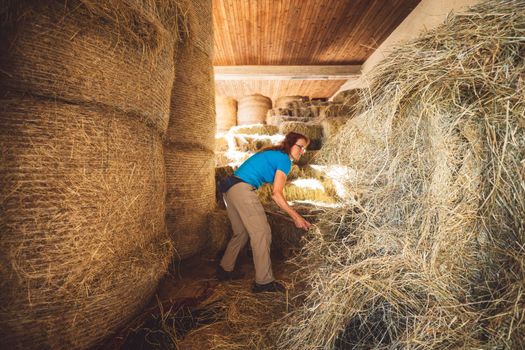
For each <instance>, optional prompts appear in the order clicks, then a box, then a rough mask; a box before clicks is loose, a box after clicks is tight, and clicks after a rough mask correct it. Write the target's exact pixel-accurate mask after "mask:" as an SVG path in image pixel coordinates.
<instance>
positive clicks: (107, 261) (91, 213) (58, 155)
mask: <svg viewBox="0 0 525 350" xmlns="http://www.w3.org/2000/svg"><path fill="white" fill-rule="evenodd" d="M0 150H1V152H0V183H1V184H2V186H0V203H1V205H0V231H1V232H2V236H1V239H0V290H1V291H2V292H1V294H0V334H1V336H2V345H3V346H5V347H6V348H11V349H13V348H24V349H41V348H54V349H84V348H87V347H89V346H90V345H92V344H94V343H96V342H97V341H99V340H101V339H103V338H104V337H106V336H107V335H109V334H110V333H111V332H113V331H115V330H116V329H118V327H119V326H121V325H122V324H124V323H126V322H127V321H128V320H129V318H131V317H133V315H135V314H136V312H138V311H139V310H140V309H141V308H142V307H143V306H144V305H145V303H147V302H148V299H149V297H150V296H151V295H152V293H153V291H154V290H155V288H156V286H157V283H158V281H159V279H160V278H161V276H162V275H163V274H164V273H165V272H166V270H167V265H168V262H169V260H170V258H171V256H172V254H173V247H172V245H171V243H170V241H169V238H168V236H167V234H166V226H165V221H164V214H165V203H164V200H165V196H166V184H165V171H164V165H163V153H162V142H161V138H160V136H159V135H158V133H157V131H156V130H154V129H152V128H150V127H148V126H146V125H144V124H143V123H142V121H141V120H138V119H134V118H130V117H129V116H127V115H125V114H122V113H120V114H119V113H114V112H108V111H107V110H97V109H89V108H86V107H85V106H76V105H71V104H67V103H61V102H58V101H46V100H39V99H35V98H21V97H15V96H13V98H12V99H2V101H1V102H0ZM102 155H103V156H102ZM130 286H131V287H132V288H130Z"/></svg>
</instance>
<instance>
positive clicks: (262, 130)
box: [230, 124, 279, 135]
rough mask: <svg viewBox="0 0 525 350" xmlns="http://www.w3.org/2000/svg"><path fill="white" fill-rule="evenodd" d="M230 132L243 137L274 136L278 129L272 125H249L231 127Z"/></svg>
mask: <svg viewBox="0 0 525 350" xmlns="http://www.w3.org/2000/svg"><path fill="white" fill-rule="evenodd" d="M230 132H231V133H233V134H243V135H275V134H277V133H278V132H279V128H278V127H276V126H274V125H264V124H251V125H243V126H236V127H233V128H231V129H230Z"/></svg>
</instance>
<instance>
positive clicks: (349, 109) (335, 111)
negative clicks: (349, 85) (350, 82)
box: [320, 89, 363, 140]
mask: <svg viewBox="0 0 525 350" xmlns="http://www.w3.org/2000/svg"><path fill="white" fill-rule="evenodd" d="M362 93H363V91H362V90H361V89H353V90H345V91H341V92H339V93H338V94H337V95H335V96H334V98H333V99H332V101H331V102H329V104H328V106H326V107H325V108H324V109H322V110H321V113H320V119H321V125H322V126H323V133H324V135H323V136H324V139H325V140H328V139H330V138H332V137H335V136H336V135H337V133H338V132H339V130H340V129H341V127H342V126H343V125H344V124H345V123H346V122H347V121H348V120H349V119H351V118H353V117H354V116H355V115H356V114H357V109H358V105H359V102H360V101H361V99H362V97H361V95H362Z"/></svg>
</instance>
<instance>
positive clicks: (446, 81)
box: [276, 1, 525, 349]
mask: <svg viewBox="0 0 525 350" xmlns="http://www.w3.org/2000/svg"><path fill="white" fill-rule="evenodd" d="M524 29H525V3H523V2H520V1H512V2H511V1H506V2H495V1H492V2H487V3H485V4H482V5H479V6H477V7H476V8H473V9H472V10H471V11H469V12H468V13H466V14H464V15H457V16H454V17H451V18H449V20H447V22H446V23H445V24H444V25H442V26H441V27H439V28H437V29H436V30H434V31H431V32H428V33H426V34H424V35H423V36H422V37H420V38H419V39H418V40H417V41H414V42H412V43H409V44H406V45H404V46H402V47H400V48H398V49H397V50H396V51H395V52H394V53H393V54H392V55H391V56H390V57H389V58H388V59H386V60H385V61H384V62H383V63H382V64H381V65H380V66H378V67H377V71H376V72H375V75H374V77H373V79H372V85H371V91H370V92H371V98H370V99H369V100H368V101H366V102H364V103H363V105H362V106H361V109H360V111H361V113H360V115H359V116H358V117H356V119H355V120H353V121H352V122H351V123H349V124H347V125H346V126H345V127H344V129H343V130H342V132H341V133H340V134H339V135H338V136H337V137H336V138H335V139H333V140H332V142H330V144H328V145H325V149H324V151H323V156H324V157H323V158H324V160H325V161H326V162H327V163H329V164H340V165H344V166H351V167H352V168H353V169H355V170H356V172H357V177H356V179H355V181H354V182H352V183H347V186H348V187H349V188H350V189H352V188H360V189H361V193H360V195H361V197H360V200H359V204H358V206H357V207H349V208H347V209H345V210H338V211H334V212H333V213H327V215H326V217H327V220H325V223H324V225H323V226H322V227H324V229H323V230H322V233H321V232H316V233H313V234H312V235H311V237H310V242H309V243H308V245H307V246H306V247H305V249H304V251H303V253H302V255H300V256H299V257H298V259H297V261H296V262H297V264H298V266H299V267H300V273H299V276H300V279H301V281H302V282H303V283H306V284H307V285H308V286H309V288H308V289H307V290H306V291H305V292H304V294H303V295H302V298H304V303H305V304H304V306H303V307H301V308H299V309H297V310H295V311H294V312H293V314H292V315H291V317H290V318H289V320H288V321H287V322H284V323H283V324H284V325H285V326H284V329H283V330H282V334H281V337H280V339H279V341H278V343H279V344H278V346H276V347H279V348H282V349H320V348H323V349H328V348H332V349H348V348H420V349H422V348H425V349H435V348H514V349H518V348H523V347H525V299H524V294H523V291H524V288H525V287H524V284H523V283H524V282H523V281H524V280H525V248H524V247H525V93H524V91H525V89H524V88H525V81H524V76H523V72H524V71H525V61H524V53H525V39H524ZM328 218H331V220H330V219H328Z"/></svg>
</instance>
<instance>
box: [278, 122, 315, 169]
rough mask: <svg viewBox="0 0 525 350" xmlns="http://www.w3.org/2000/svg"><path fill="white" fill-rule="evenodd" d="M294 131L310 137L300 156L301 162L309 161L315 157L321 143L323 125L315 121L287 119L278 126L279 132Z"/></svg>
mask: <svg viewBox="0 0 525 350" xmlns="http://www.w3.org/2000/svg"><path fill="white" fill-rule="evenodd" d="M292 131H293V132H296V133H299V134H302V135H305V136H306V137H308V138H309V139H310V144H309V145H308V149H307V151H306V152H305V153H304V154H303V156H302V157H301V162H303V163H304V164H307V163H309V162H310V161H311V160H312V158H313V157H315V155H316V153H317V151H318V150H320V149H321V146H322V145H323V127H322V126H321V124H319V123H318V122H316V121H311V122H302V121H287V122H283V123H281V125H280V126H279V133H281V134H283V135H286V134H287V133H289V132H292Z"/></svg>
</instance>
